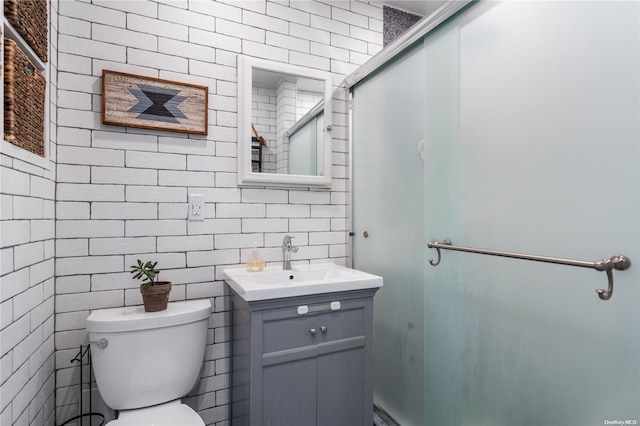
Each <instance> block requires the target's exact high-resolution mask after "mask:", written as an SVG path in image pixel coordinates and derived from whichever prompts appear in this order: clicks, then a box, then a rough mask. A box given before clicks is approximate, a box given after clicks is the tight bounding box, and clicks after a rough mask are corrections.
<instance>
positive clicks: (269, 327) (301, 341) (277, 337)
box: [262, 315, 316, 354]
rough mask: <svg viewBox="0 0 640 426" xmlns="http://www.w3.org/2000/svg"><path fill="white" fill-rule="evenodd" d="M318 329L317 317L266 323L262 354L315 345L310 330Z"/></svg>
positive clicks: (263, 327)
mask: <svg viewBox="0 0 640 426" xmlns="http://www.w3.org/2000/svg"><path fill="white" fill-rule="evenodd" d="M315 327H316V318H315V316H297V315H296V316H295V317H293V318H292V317H288V318H278V319H272V320H266V319H265V321H264V324H263V326H262V333H263V337H262V339H263V340H262V342H263V344H262V353H263V354H268V353H271V352H278V351H283V350H286V349H294V348H301V347H304V346H311V345H314V344H315V341H314V338H313V336H312V335H311V332H310V330H311V329H312V328H315Z"/></svg>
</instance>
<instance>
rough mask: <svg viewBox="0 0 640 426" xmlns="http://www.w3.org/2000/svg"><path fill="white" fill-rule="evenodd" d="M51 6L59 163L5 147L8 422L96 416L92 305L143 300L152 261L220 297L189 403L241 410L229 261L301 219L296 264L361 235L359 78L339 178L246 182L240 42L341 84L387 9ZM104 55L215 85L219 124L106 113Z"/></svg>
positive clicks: (165, 3)
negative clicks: (315, 184) (23, 156)
mask: <svg viewBox="0 0 640 426" xmlns="http://www.w3.org/2000/svg"><path fill="white" fill-rule="evenodd" d="M51 5H52V15H51V46H52V47H51V49H52V52H51V58H52V59H51V62H52V70H51V72H52V78H51V90H52V96H51V99H52V107H51V110H52V114H51V120H52V131H51V134H50V137H51V140H52V144H51V147H52V148H51V152H52V155H51V158H52V159H53V160H55V163H54V162H52V163H51V164H52V166H51V169H50V170H46V169H41V168H38V167H35V166H32V165H30V164H27V163H24V162H22V161H20V160H18V159H16V158H11V157H9V156H7V155H4V154H3V155H2V188H1V192H2V199H1V207H2V209H1V210H2V244H1V249H2V250H1V257H0V258H1V260H2V269H1V271H0V274H1V277H2V286H1V290H2V293H1V297H2V299H1V302H2V304H1V305H0V312H1V319H2V335H1V337H2V348H1V354H2V355H1V356H2V358H0V361H1V372H2V376H1V377H2V397H1V398H0V401H1V404H2V405H1V406H0V410H1V415H0V423H2V424H7V425H14V424H20V425H22V424H25V425H54V424H61V423H63V422H64V421H66V420H68V419H69V418H71V417H73V416H74V415H76V414H78V412H79V411H78V402H79V399H80V389H79V386H78V381H79V369H78V368H77V367H76V366H74V365H72V364H71V363H70V362H69V361H70V359H71V358H73V357H74V356H75V354H76V352H77V351H78V348H79V346H80V345H81V344H86V343H87V342H88V337H87V333H86V331H85V328H84V327H85V319H86V317H87V316H88V315H89V313H90V311H91V310H92V309H100V308H108V307H118V306H126V305H137V304H140V303H141V299H140V294H139V291H138V289H137V283H136V282H134V281H133V280H132V279H131V276H130V274H129V272H128V271H129V265H131V264H132V263H133V262H135V260H136V259H138V258H140V259H155V260H158V261H159V266H160V268H161V269H162V270H163V272H162V274H161V277H162V278H163V279H167V280H171V281H172V282H173V284H174V288H173V291H172V294H171V299H172V300H181V299H195V298H208V299H210V300H211V302H212V306H213V309H212V315H211V320H210V325H209V333H208V339H207V349H206V354H205V366H204V369H203V370H202V375H201V378H200V382H199V384H198V386H197V387H196V388H195V389H194V390H193V391H192V392H191V394H190V395H189V397H188V398H186V403H187V404H189V405H191V406H192V407H193V408H195V409H196V410H197V411H198V413H199V414H200V415H201V416H202V418H203V419H204V420H205V423H206V424H207V425H229V424H230V405H229V404H230V374H229V373H230V359H229V356H230V345H229V340H230V312H229V309H230V303H229V297H228V290H227V289H226V288H225V285H224V282H223V270H224V268H225V267H229V266H237V265H242V264H244V262H246V260H247V258H248V256H249V255H250V253H251V249H252V247H253V246H254V245H256V244H257V245H258V246H259V247H261V250H262V255H263V258H264V259H265V261H266V262H267V264H279V262H281V259H280V257H281V251H280V245H281V243H282V238H283V236H284V235H285V234H291V235H294V236H296V239H295V240H294V241H295V243H296V245H298V246H300V250H299V251H298V252H297V253H296V254H295V255H294V259H293V260H294V264H295V263H298V264H304V263H312V262H325V261H328V260H330V261H333V262H336V263H339V264H346V263H347V262H348V242H349V238H348V222H349V221H348V217H347V214H348V208H347V204H348V200H349V197H348V190H349V184H348V175H349V174H348V170H347V167H348V164H347V163H348V161H347V159H348V130H347V121H348V105H347V102H346V97H347V95H346V93H345V92H344V91H343V90H342V89H339V88H338V87H337V86H336V87H335V92H334V99H333V105H334V114H333V122H334V126H333V132H332V133H333V137H334V142H333V150H334V152H333V173H334V179H333V183H332V188H331V190H310V191H307V190H303V189H295V190H286V189H265V188H242V189H241V188H238V187H237V158H236V157H237V134H236V132H237V120H238V117H237V105H238V100H237V77H236V72H237V70H236V57H237V55H238V54H242V55H247V56H254V57H259V58H265V59H270V60H274V61H279V62H285V63H291V64H296V65H303V66H307V67H311V68H317V69H321V70H323V71H329V72H331V73H332V74H333V75H334V80H333V81H334V84H338V83H339V82H340V81H341V78H342V77H344V76H345V75H346V74H348V73H350V72H352V71H353V70H355V69H356V68H357V67H358V66H359V65H360V64H361V63H362V62H364V61H365V60H366V59H367V58H369V57H370V56H372V55H373V54H375V53H377V52H378V51H379V50H380V49H381V48H382V8H381V7H379V6H377V5H371V4H369V3H368V2H367V1H329V0H327V1H293V0H291V1H289V0H285V1H281V0H278V1H261V0H255V1H248V2H245V1H234V0H225V1H202V0H201V1H186V0H184V1H179V0H155V1H153V0H138V1H106V0H93V1H91V2H89V1H73V0H52V2H51ZM103 69H110V70H116V71H121V72H130V73H134V74H143V75H146V76H150V77H156V78H163V79H168V80H175V81H180V82H187V83H193V84H200V85H206V86H208V88H209V105H208V113H209V128H208V131H209V134H208V135H207V136H196V135H185V134H179V133H168V132H159V131H152V130H144V129H133V128H125V127H117V126H109V125H103V124H102V123H101V118H100V113H101V101H102V99H101V81H100V76H101V72H102V70H103ZM247 143H248V141H247ZM56 147H57V148H56ZM56 163H57V164H56ZM56 168H57V173H56ZM190 193H201V194H204V198H205V203H206V205H205V212H204V218H205V220H204V221H201V222H187V220H186V216H187V196H188V194H190ZM54 206H55V207H54ZM54 208H55V213H54ZM54 231H55V232H54ZM54 268H55V272H54ZM54 280H55V290H54ZM54 298H55V312H54ZM54 324H55V329H54ZM54 338H55V348H54ZM54 352H55V357H54ZM54 378H55V380H54ZM85 396H86V395H85ZM54 411H55V414H54ZM76 424H79V423H76Z"/></svg>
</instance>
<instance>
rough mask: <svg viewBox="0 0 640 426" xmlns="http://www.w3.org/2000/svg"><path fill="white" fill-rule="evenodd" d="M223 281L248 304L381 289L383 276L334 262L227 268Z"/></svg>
mask: <svg viewBox="0 0 640 426" xmlns="http://www.w3.org/2000/svg"><path fill="white" fill-rule="evenodd" d="M224 279H225V281H226V282H227V284H229V286H230V287H231V288H232V289H233V291H235V292H236V293H238V295H240V297H242V298H243V299H244V300H246V301H247V302H251V301H255V300H266V299H279V298H283V297H293V296H306V295H310V294H322V293H333V292H337V291H350V290H363V289H369V288H379V287H382V277H379V276H377V275H372V274H368V273H366V272H362V271H358V270H355V269H350V268H345V267H344V266H339V265H336V264H333V263H323V264H317V265H305V266H296V267H294V268H293V270H291V271H283V270H282V268H281V267H279V266H270V267H268V268H265V269H264V271H262V272H248V271H247V270H246V269H245V268H237V269H227V270H225V271H224Z"/></svg>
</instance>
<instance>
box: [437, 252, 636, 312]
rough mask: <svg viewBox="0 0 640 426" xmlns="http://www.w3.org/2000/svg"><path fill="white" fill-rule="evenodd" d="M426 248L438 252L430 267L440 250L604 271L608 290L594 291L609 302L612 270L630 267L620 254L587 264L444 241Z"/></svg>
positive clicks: (626, 258) (438, 262)
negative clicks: (457, 244) (455, 244)
mask: <svg viewBox="0 0 640 426" xmlns="http://www.w3.org/2000/svg"><path fill="white" fill-rule="evenodd" d="M427 247H429V248H434V249H436V250H437V252H438V259H437V260H435V261H434V260H433V259H429V263H430V264H431V265H432V266H438V265H439V264H440V260H441V255H440V249H443V250H455V251H464V252H468V253H478V254H487V255H490V256H500V257H510V258H513V259H523V260H533V261H535V262H546V263H557V264H560V265H569V266H579V267H582V268H592V269H595V270H596V271H605V272H606V273H607V280H608V282H609V288H608V289H607V290H603V289H598V290H596V293H598V296H599V297H600V299H602V300H609V299H610V298H611V295H612V294H613V270H614V269H617V270H618V271H624V270H625V269H629V267H631V261H630V260H629V258H628V257H626V256H623V255H621V254H617V255H615V256H612V257H611V258H610V259H602V260H596V261H595V262H589V261H585V260H573V259H563V258H560V257H548V256H538V255H531V254H522V253H512V252H508V251H498V250H487V249H479V248H473V247H462V246H454V245H452V243H451V240H444V241H442V242H441V243H440V242H438V241H430V242H429V243H427Z"/></svg>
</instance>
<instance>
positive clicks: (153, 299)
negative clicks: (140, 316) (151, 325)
mask: <svg viewBox="0 0 640 426" xmlns="http://www.w3.org/2000/svg"><path fill="white" fill-rule="evenodd" d="M170 292H171V283H170V282H169V281H158V282H157V283H156V284H155V285H150V286H147V287H146V288H145V286H144V285H142V284H141V285H140V293H142V303H144V311H145V312H158V311H164V310H165V309H167V303H168V302H169V293H170Z"/></svg>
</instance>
